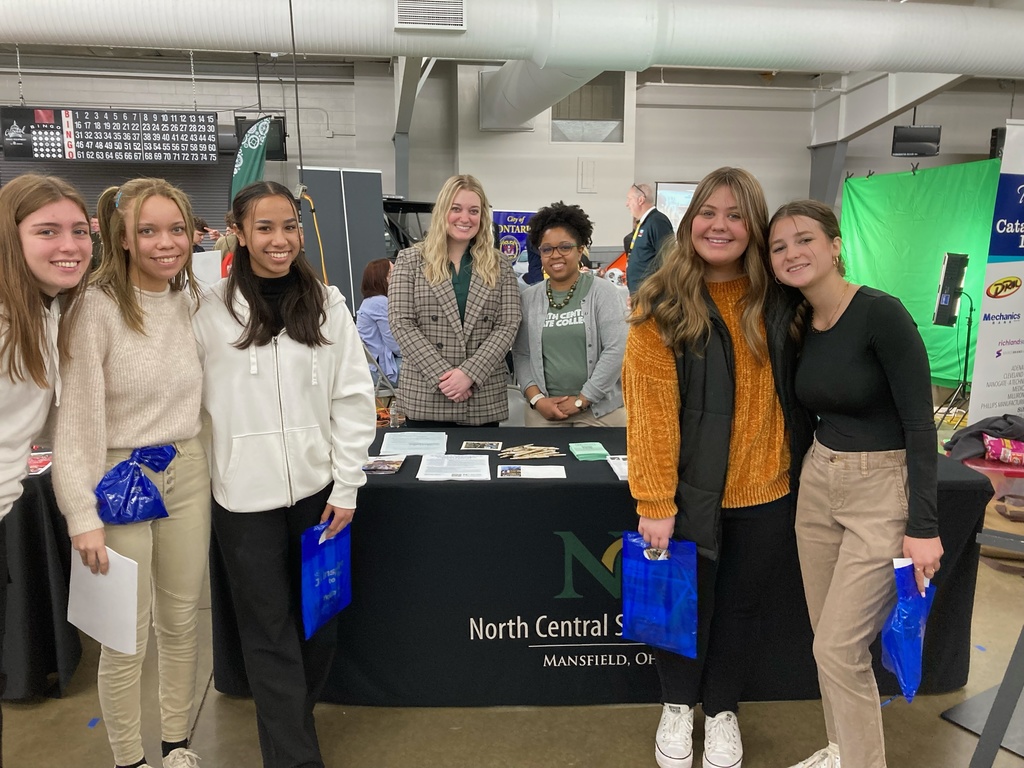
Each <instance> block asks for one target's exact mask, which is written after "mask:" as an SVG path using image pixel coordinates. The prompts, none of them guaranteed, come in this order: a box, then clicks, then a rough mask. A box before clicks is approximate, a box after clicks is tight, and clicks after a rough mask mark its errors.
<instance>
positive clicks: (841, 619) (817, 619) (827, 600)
mask: <svg viewBox="0 0 1024 768" xmlns="http://www.w3.org/2000/svg"><path fill="white" fill-rule="evenodd" d="M906 527H907V462H906V452H905V451H902V450H899V451H873V452H868V453H842V452H838V451H833V450H831V449H829V448H826V447H825V446H823V445H821V444H820V443H819V442H818V441H817V440H815V441H814V445H813V446H812V447H811V450H810V451H808V453H807V456H806V457H805V458H804V463H803V471H802V473H801V475H800V492H799V496H798V499H797V511H796V540H797V548H798V550H799V553H800V570H801V573H802V575H803V582H804V592H805V593H806V595H807V609H808V612H809V613H810V617H811V627H812V628H813V629H814V660H815V661H816V662H817V665H818V683H819V685H820V686H821V701H822V708H823V709H824V712H825V729H826V731H827V733H828V740H829V741H831V742H835V743H837V744H838V745H839V754H840V756H841V757H842V761H843V768H885V741H884V739H883V736H882V712H881V708H880V706H879V699H878V688H877V686H876V685H875V675H874V672H873V671H872V668H871V654H870V652H869V651H868V646H869V645H870V644H871V642H872V641H873V640H874V638H875V636H876V635H877V634H878V632H879V630H880V629H881V627H882V623H883V622H884V620H885V616H886V614H887V613H888V611H889V609H890V608H891V607H892V605H893V603H894V601H895V599H896V587H895V581H894V576H893V565H892V559H893V558H894V557H902V556H903V535H904V533H905V531H906Z"/></svg>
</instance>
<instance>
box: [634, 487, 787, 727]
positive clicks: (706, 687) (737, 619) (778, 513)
mask: <svg viewBox="0 0 1024 768" xmlns="http://www.w3.org/2000/svg"><path fill="white" fill-rule="evenodd" d="M793 503H794V502H793V497H792V495H786V496H783V497H782V498H781V499H778V500H776V501H772V502H769V503H767V504H759V505H758V506H756V507H741V508H737V509H723V510H722V546H721V551H720V553H719V556H718V561H717V562H716V561H712V560H708V559H707V558H705V557H698V558H697V658H695V659H689V658H686V657H685V656H680V655H679V654H676V653H672V652H670V651H663V650H660V649H655V651H654V658H655V663H656V664H657V667H658V676H659V677H660V678H661V693H662V697H663V700H664V701H665V702H666V703H669V704H686V705H688V706H691V707H693V706H695V705H696V704H697V703H698V702H700V703H702V704H703V708H704V714H705V715H706V716H708V717H714V716H715V715H718V714H720V713H722V712H736V711H737V709H738V708H739V698H740V696H741V695H742V693H743V685H744V683H745V682H746V680H747V675H748V673H749V670H750V664H751V662H752V660H753V658H754V655H755V649H756V648H757V634H758V626H759V622H760V611H761V602H762V596H763V594H764V589H765V587H766V586H767V585H768V584H769V583H770V581H771V579H772V577H773V574H774V572H775V569H776V566H777V565H778V563H779V562H780V557H790V556H791V557H794V558H795V557H796V545H795V538H794V534H793Z"/></svg>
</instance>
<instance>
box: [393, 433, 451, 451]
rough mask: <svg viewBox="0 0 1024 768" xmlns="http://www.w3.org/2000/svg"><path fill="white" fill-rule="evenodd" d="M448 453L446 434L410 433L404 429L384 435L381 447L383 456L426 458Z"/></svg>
mask: <svg viewBox="0 0 1024 768" xmlns="http://www.w3.org/2000/svg"><path fill="white" fill-rule="evenodd" d="M447 452H448V434H447V433H446V432H410V431H406V430H404V429H401V430H398V431H397V432H387V433H385V434H384V441H383V442H382V443H381V446H380V455H381V456H392V455H395V454H401V455H403V456H424V455H426V454H428V453H429V454H443V453H447Z"/></svg>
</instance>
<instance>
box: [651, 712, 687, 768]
mask: <svg viewBox="0 0 1024 768" xmlns="http://www.w3.org/2000/svg"><path fill="white" fill-rule="evenodd" d="M654 758H655V760H657V761H658V765H659V766H661V768H690V766H691V765H693V710H692V709H690V708H689V707H688V706H686V705H685V704H665V705H664V706H663V707H662V708H661V722H660V723H658V735H657V736H655V738H654Z"/></svg>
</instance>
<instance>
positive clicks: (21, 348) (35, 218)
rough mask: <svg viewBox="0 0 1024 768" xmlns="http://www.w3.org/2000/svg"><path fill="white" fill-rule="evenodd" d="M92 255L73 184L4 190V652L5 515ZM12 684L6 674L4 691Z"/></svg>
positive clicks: (1, 597)
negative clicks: (63, 326) (65, 321)
mask: <svg viewBox="0 0 1024 768" xmlns="http://www.w3.org/2000/svg"><path fill="white" fill-rule="evenodd" d="M91 258H92V240H91V239H90V237H89V214H88V213H87V211H86V209H85V203H84V202H83V201H82V198H81V196H80V195H79V194H78V192H77V191H76V190H75V189H74V187H72V186H71V185H70V184H68V183H67V182H65V181H63V180H62V179H58V178H54V177H52V176H37V175H35V174H25V175H24V176H19V177H17V178H16V179H14V180H12V181H10V182H9V183H8V184H7V185H6V186H4V187H3V188H2V189H0V275H3V279H2V280H0V658H2V657H3V647H4V642H3V641H4V624H5V622H6V615H7V543H6V533H5V531H6V529H5V526H4V517H5V516H6V515H7V513H8V512H10V511H11V507H13V506H14V502H15V501H17V500H18V497H19V496H21V481H22V480H23V479H24V478H25V475H27V474H28V455H29V452H30V451H31V448H32V441H33V440H34V439H35V438H36V437H37V436H38V435H39V433H40V432H41V431H42V430H43V425H44V424H45V423H46V417H47V414H48V413H49V412H50V403H51V402H53V400H54V391H55V390H58V391H59V384H60V378H59V376H58V372H57V369H58V366H57V363H58V354H65V355H66V354H67V342H66V339H65V338H61V339H60V341H59V342H58V333H57V329H58V323H59V318H60V314H61V304H62V303H63V305H64V310H65V313H66V315H67V316H70V311H71V309H72V308H73V307H74V304H75V302H74V299H75V298H76V296H77V295H78V292H79V291H78V287H79V285H80V284H81V281H82V276H83V275H85V273H86V271H87V270H88V269H89V260H90V259H91ZM58 297H60V298H58ZM58 398H59V394H58ZM6 683H7V677H6V675H4V674H3V673H2V672H0V695H3V692H4V688H5V686H6ZM2 724H3V716H2V715H0V728H2ZM0 765H3V747H2V737H0Z"/></svg>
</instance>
